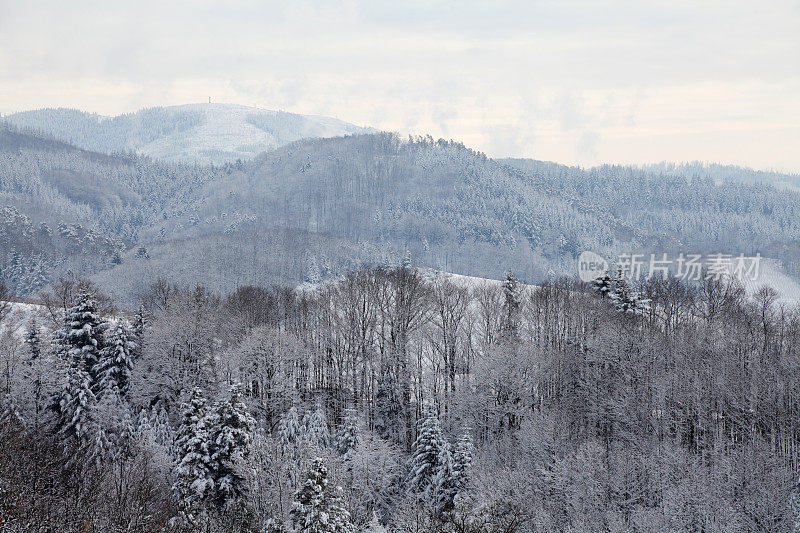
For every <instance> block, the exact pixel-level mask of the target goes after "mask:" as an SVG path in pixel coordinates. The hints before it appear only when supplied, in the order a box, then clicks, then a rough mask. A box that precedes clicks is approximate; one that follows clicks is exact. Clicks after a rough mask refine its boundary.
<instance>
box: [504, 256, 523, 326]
mask: <svg viewBox="0 0 800 533" xmlns="http://www.w3.org/2000/svg"><path fill="white" fill-rule="evenodd" d="M502 286H503V318H502V323H501V328H502V333H503V335H504V336H506V337H516V336H517V331H518V329H519V312H520V307H521V305H522V301H521V298H520V287H519V280H518V279H517V276H516V275H515V274H514V273H513V272H512V271H511V270H509V271H507V272H506V276H505V279H503V285H502Z"/></svg>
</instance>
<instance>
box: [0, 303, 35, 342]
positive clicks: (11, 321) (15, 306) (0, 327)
mask: <svg viewBox="0 0 800 533" xmlns="http://www.w3.org/2000/svg"><path fill="white" fill-rule="evenodd" d="M8 306H9V309H8V310H7V313H6V316H5V318H4V319H3V321H2V322H0V336H3V335H6V334H7V333H8V332H11V333H12V334H14V335H16V336H17V337H19V338H20V339H21V338H23V336H24V335H25V330H26V329H27V327H28V323H29V322H30V320H31V319H32V318H33V317H36V320H37V322H38V325H39V327H40V328H43V327H44V326H45V325H46V321H45V320H44V317H45V313H46V310H45V308H44V306H42V305H38V304H32V303H22V302H9V304H8Z"/></svg>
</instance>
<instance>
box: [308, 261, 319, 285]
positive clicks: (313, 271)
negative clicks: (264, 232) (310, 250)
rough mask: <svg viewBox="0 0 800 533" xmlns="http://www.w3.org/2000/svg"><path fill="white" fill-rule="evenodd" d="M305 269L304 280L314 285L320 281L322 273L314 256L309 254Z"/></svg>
mask: <svg viewBox="0 0 800 533" xmlns="http://www.w3.org/2000/svg"><path fill="white" fill-rule="evenodd" d="M306 270H307V273H306V281H307V282H308V283H312V284H314V285H317V284H319V283H322V274H321V273H320V270H319V265H317V258H316V256H313V255H312V256H309V258H308V265H307V267H306Z"/></svg>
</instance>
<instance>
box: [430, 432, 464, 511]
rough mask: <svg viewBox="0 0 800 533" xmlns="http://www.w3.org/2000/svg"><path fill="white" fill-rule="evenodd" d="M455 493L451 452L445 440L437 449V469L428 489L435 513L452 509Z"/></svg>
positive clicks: (456, 492)
mask: <svg viewBox="0 0 800 533" xmlns="http://www.w3.org/2000/svg"><path fill="white" fill-rule="evenodd" d="M457 494H458V490H457V489H456V476H455V471H454V468H453V454H452V453H451V452H450V445H449V443H448V442H446V441H445V443H444V446H442V447H441V449H440V450H439V469H438V471H437V472H436V477H435V479H434V480H433V482H432V487H431V490H430V498H431V500H433V509H434V511H435V512H436V514H442V513H447V512H450V511H452V510H453V507H454V505H455V499H456V496H457Z"/></svg>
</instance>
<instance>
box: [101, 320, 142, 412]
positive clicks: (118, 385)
mask: <svg viewBox="0 0 800 533" xmlns="http://www.w3.org/2000/svg"><path fill="white" fill-rule="evenodd" d="M131 337H132V335H131V332H130V331H129V329H128V327H127V326H126V325H125V324H123V323H121V322H120V323H117V324H116V325H114V326H113V327H112V328H111V330H110V332H109V334H108V335H107V340H106V346H105V348H104V349H103V351H102V352H101V353H100V360H99V362H98V364H97V368H98V370H97V386H96V391H97V392H96V393H97V396H98V397H101V396H102V395H103V394H104V392H105V391H110V390H113V389H116V391H117V393H118V394H119V395H120V397H121V398H124V397H125V396H126V395H127V393H128V388H129V385H130V379H131V370H132V369H133V352H134V350H135V349H136V344H135V343H134V342H133V341H132V340H131Z"/></svg>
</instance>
